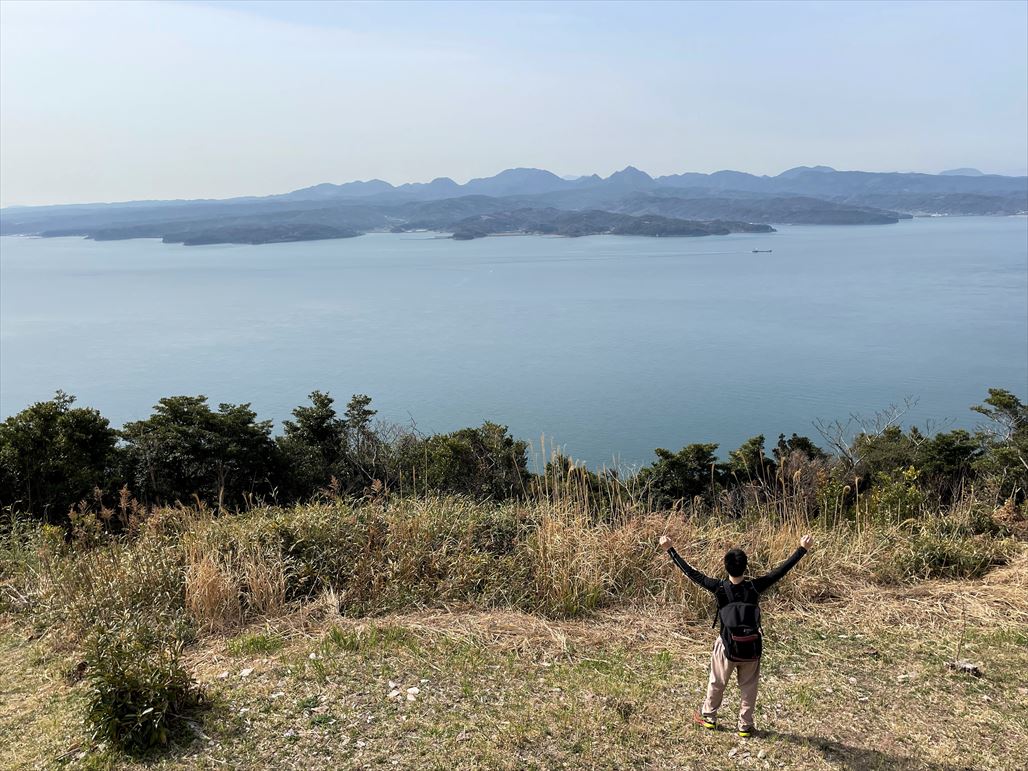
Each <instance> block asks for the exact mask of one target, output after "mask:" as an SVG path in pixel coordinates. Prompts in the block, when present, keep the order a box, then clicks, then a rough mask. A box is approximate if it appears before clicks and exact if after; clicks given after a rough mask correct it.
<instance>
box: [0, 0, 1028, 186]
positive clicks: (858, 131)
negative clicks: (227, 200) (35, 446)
mask: <svg viewBox="0 0 1028 771" xmlns="http://www.w3.org/2000/svg"><path fill="white" fill-rule="evenodd" d="M1026 39H1028V3H1026V2H1016V1H1015V2H998V3H988V2H975V3H957V2H952V3H933V2H914V3H875V2H860V3H842V2H832V3H802V4H799V3H772V2H762V3H736V4H728V3H717V4H708V3H686V4H672V3H638V2H636V3H631V4H622V3H604V4H591V3H571V4H561V3H526V4H515V3H471V2H460V3H436V4H430V3H398V2H394V3H386V4H375V3H346V4H334V3H329V2H295V1H294V2H286V3H277V2H154V3H135V2H115V3H93V2H85V1H81V2H73V3H62V2H34V3H22V2H14V1H12V0H5V2H3V3H0V175H2V178H0V201H2V203H3V204H4V205H8V204H41V203H58V202H84V201H109V200H129V199H143V198H193V197H225V196H232V195H261V194H267V193H274V192H282V191H285V190H290V189H294V188H298V187H302V186H306V185H311V184H315V183H318V182H326V181H329V182H343V181H348V180H352V179H367V178H371V177H379V178H382V179H386V180H388V181H390V182H393V183H402V182H407V181H420V180H429V179H432V178H433V177H436V176H442V175H447V176H452V177H454V178H455V179H457V180H458V181H460V182H463V181H465V180H467V179H469V178H471V177H475V176H486V175H490V174H494V173H496V172H497V171H500V170H501V169H504V168H508V167H512V166H535V167H541V168H547V169H550V170H552V171H554V172H556V173H558V174H565V175H566V174H585V173H592V172H597V173H600V174H608V173H610V172H611V171H614V170H616V169H619V168H622V167H624V166H625V165H627V164H633V165H635V166H638V167H640V168H642V169H644V170H646V171H648V172H650V173H651V174H654V175H658V174H667V173H675V172H681V171H716V170H718V169H723V168H734V169H740V170H743V171H751V172H754V173H765V174H776V173H778V172H780V171H782V170H784V169H786V168H789V167H791V166H796V165H801V164H827V165H831V166H834V167H836V168H843V169H867V170H880V171H926V172H936V171H939V170H942V169H946V168H952V167H956V166H975V167H978V168H980V169H982V170H983V171H986V172H995V173H1005V174H1024V173H1025V172H1026V168H1028V42H1026Z"/></svg>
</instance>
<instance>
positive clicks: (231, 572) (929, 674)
mask: <svg viewBox="0 0 1028 771" xmlns="http://www.w3.org/2000/svg"><path fill="white" fill-rule="evenodd" d="M983 506H984V504H981V503H978V502H975V501H970V500H965V501H962V502H961V504H959V505H958V506H955V507H954V508H953V510H950V511H946V512H942V513H939V514H938V515H937V516H934V517H928V518H924V517H922V518H921V519H920V520H918V521H905V522H903V523H895V524H887V523H883V522H878V523H875V522H874V521H873V517H872V516H871V515H872V514H873V512H871V513H869V514H868V515H867V516H866V517H863V518H861V517H857V518H853V519H841V520H838V521H835V522H833V523H830V525H829V524H828V523H822V524H820V525H818V524H813V525H812V524H811V523H808V522H807V521H805V519H804V517H803V516H802V515H801V514H783V515H781V516H779V517H778V518H777V521H776V520H775V519H774V518H771V517H768V516H763V517H759V518H758V517H752V518H743V519H734V518H725V517H721V516H719V515H717V514H716V513H710V512H708V513H707V514H703V515H701V514H693V515H691V516H687V515H685V514H683V513H682V512H663V513H644V512H639V513H635V514H625V515H623V516H620V517H618V518H617V519H616V520H613V521H609V520H601V519H598V518H596V516H595V515H593V516H590V515H588V514H586V513H585V512H584V511H583V510H582V509H581V508H580V507H577V506H574V505H571V504H569V503H566V502H565V503H561V502H549V503H543V502H537V503H514V504H504V505H495V504H488V505H486V504H476V503H473V502H470V501H467V500H464V499H459V498H434V499H427V500H413V499H412V500H395V501H392V502H391V503H389V504H388V505H383V504H382V503H375V502H365V503H363V504H360V505H354V504H348V503H344V502H341V501H326V502H324V503H321V504H312V505H307V506H298V507H294V508H285V509H275V508H261V509H255V510H253V511H250V512H248V513H246V514H243V515H237V516H232V517H229V516H221V517H218V516H214V515H212V514H211V513H210V512H204V511H193V510H188V509H181V508H179V509H165V510H160V511H157V512H154V513H151V514H149V515H145V516H144V515H142V514H138V515H137V516H135V517H132V516H130V517H128V518H127V519H128V520H130V521H128V522H127V523H126V526H127V530H126V531H125V532H123V533H122V534H120V535H116V536H115V535H109V534H107V532H106V531H107V530H109V529H110V525H111V523H110V522H108V523H107V527H106V528H101V527H99V525H100V524H103V522H102V520H103V519H104V516H107V515H104V514H103V512H98V514H99V516H98V517H94V519H90V518H89V517H81V518H80V519H79V521H78V525H77V527H78V529H77V533H76V535H75V537H74V538H73V539H72V540H71V541H70V542H68V541H66V540H65V539H64V538H63V536H62V535H61V533H60V531H57V530H56V529H55V528H52V527H34V526H33V527H30V526H24V525H20V524H19V525H15V526H14V528H13V529H12V530H11V531H10V533H9V534H7V535H6V536H5V538H4V542H3V549H2V552H0V553H2V555H3V562H2V567H3V574H2V575H3V583H2V585H0V597H2V602H3V606H2V610H3V617H2V621H0V659H2V666H3V671H4V673H5V682H4V698H3V700H2V705H0V737H2V738H0V765H2V766H3V767H4V768H39V767H62V766H67V767H74V768H78V767H88V768H108V767H117V768H133V767H143V766H146V767H156V768H165V767H182V768H197V767H199V768H223V767H233V768H249V767H258V766H265V767H281V768H303V767H306V768H316V767H348V768H364V767H369V766H382V767H401V768H402V767H413V766H422V767H429V768H439V767H457V768H525V767H530V768H532V767H534V768H553V767H561V766H566V767H584V768H622V767H638V768H648V767H662V768H708V767H711V766H713V765H715V764H718V765H721V766H728V767H736V766H739V767H751V768H901V769H902V768H907V769H915V768H932V769H957V768H1018V767H1021V766H1020V759H1021V758H1023V757H1024V753H1025V752H1026V751H1028V742H1026V740H1025V736H1028V708H1026V706H1025V705H1026V704H1028V698H1026V697H1028V690H1026V682H1025V679H1024V674H1023V673H1024V672H1025V671H1028V551H1026V548H1025V545H1024V543H1023V542H1021V541H1018V540H1017V539H1016V538H1015V537H1013V535H1014V534H1016V533H1022V534H1023V530H1024V518H1025V512H1024V510H1023V508H1018V507H1015V506H1013V505H1007V506H1004V507H1001V508H1000V509H999V510H998V511H996V512H993V511H992V510H991V508H990V507H985V508H983ZM808 528H811V529H813V531H814V533H815V537H816V539H817V546H816V547H815V549H814V551H813V552H812V553H811V554H810V555H809V556H808V557H807V558H805V559H804V560H803V561H802V562H801V563H800V565H799V566H798V567H797V568H796V569H795V570H794V572H793V573H791V574H790V575H789V576H788V577H787V579H786V580H785V581H783V582H782V584H781V585H780V589H779V590H777V591H776V592H775V593H774V594H773V595H772V596H771V597H769V598H768V600H767V603H766V634H767V639H768V645H767V655H766V657H765V660H764V663H763V670H764V678H763V681H762V684H761V695H760V699H759V702H758V709H757V719H758V725H759V727H760V728H762V729H764V731H765V732H764V734H763V735H761V736H759V737H758V738H755V739H751V740H749V741H743V740H739V739H737V738H736V737H735V735H734V733H730V732H718V733H716V734H710V733H706V732H701V731H699V730H694V729H692V728H691V727H690V726H689V714H690V712H691V710H692V709H694V708H695V706H696V704H697V703H698V701H699V700H700V698H701V694H702V691H703V688H704V685H705V679H706V668H707V661H708V658H709V649H710V645H711V643H712V640H713V632H712V631H711V629H710V618H711V612H712V611H711V602H710V599H709V596H704V595H703V593H701V592H700V591H698V590H697V589H696V588H695V587H693V586H692V585H691V584H689V583H688V582H687V581H686V580H685V578H684V576H682V575H681V574H679V573H678V572H677V571H676V570H675V569H674V568H673V566H672V565H671V564H670V560H668V559H667V557H666V556H665V555H664V554H663V553H661V552H659V550H658V549H657V548H656V545H655V542H656V538H657V536H658V535H659V534H661V533H663V532H669V533H671V534H673V535H674V536H675V540H676V541H677V543H678V544H679V545H680V548H681V549H682V551H683V552H684V553H686V554H687V555H689V556H690V557H692V558H693V559H694V560H695V561H696V563H697V564H699V566H700V567H702V568H703V569H705V570H707V571H708V572H712V573H713V572H716V570H717V561H718V559H719V557H720V555H721V554H722V553H723V551H724V549H725V547H727V546H729V545H742V546H744V547H745V548H746V549H747V550H748V551H749V552H750V554H751V559H752V569H753V571H754V572H758V571H760V570H763V569H766V568H767V567H769V566H770V565H772V564H773V563H774V562H775V561H777V560H779V559H781V558H783V557H784V556H786V554H787V553H788V552H789V551H791V549H792V548H793V547H794V545H795V542H796V541H797V539H798V537H799V534H800V533H801V532H803V531H804V530H806V529H808ZM119 646H121V647H119ZM125 646H128V647H125ZM125 651H129V655H126V654H125ZM119 656H122V658H119ZM957 658H961V659H968V660H971V661H973V662H975V663H977V664H979V665H980V666H981V668H982V676H981V677H974V676H972V675H969V674H966V673H963V672H958V671H954V670H951V669H949V668H948V667H947V663H948V662H950V661H952V660H954V659H957ZM176 668H177V669H176ZM176 671H181V672H183V673H185V676H186V677H188V678H190V679H191V680H192V681H193V685H192V686H190V687H191V688H192V689H193V692H194V693H200V694H202V699H201V703H202V705H201V707H200V708H199V709H196V710H194V709H192V708H191V707H190V708H189V709H186V708H185V707H175V706H174V705H175V704H178V705H188V704H191V702H189V701H188V700H181V699H180V700H179V701H177V702H174V703H173V705H172V707H171V708H168V710H167V711H168V714H167V716H166V717H167V720H166V721H165V723H163V724H162V725H163V726H166V727H167V731H168V733H167V735H166V736H165V737H163V738H165V739H166V741H165V742H164V743H163V744H162V743H161V742H159V741H158V742H157V746H155V747H154V748H152V749H150V750H144V751H134V752H126V751H122V750H120V749H117V748H116V747H115V744H114V743H112V741H111V740H109V739H108V740H105V739H103V738H102V736H103V734H102V733H101V734H94V730H95V727H96V725H97V720H96V715H97V714H101V715H103V714H106V713H103V712H102V711H101V712H100V713H98V712H97V711H96V709H97V694H98V693H107V694H108V696H110V693H111V691H110V686H112V683H113V684H114V691H115V692H116V694H117V695H118V698H121V699H122V702H119V703H121V704H122V706H123V707H124V703H125V702H126V701H132V700H131V699H129V698H128V697H126V696H125V694H126V693H129V692H132V693H135V694H137V696H136V697H134V698H135V699H136V700H135V702H133V704H132V708H131V709H134V710H135V712H131V709H130V710H129V712H130V713H131V714H132V715H140V714H142V713H144V711H145V710H146V709H147V706H146V705H147V704H152V703H156V702H152V701H146V700H145V699H144V698H143V697H142V696H138V694H139V693H141V691H140V686H139V680H138V677H139V676H140V673H141V672H142V673H143V674H144V675H146V676H148V677H149V676H153V677H154V678H156V680H158V681H160V684H161V687H164V686H165V685H166V684H167V683H169V682H173V681H174V676H175V672H176ZM133 678H137V679H135V680H134V679H133ZM105 687H108V691H104V688H105ZM133 688H135V690H133ZM409 689H417V690H409ZM150 693H151V698H153V697H152V694H153V693H157V694H158V695H160V694H161V693H164V691H161V690H160V689H157V690H156V691H155V690H151V691H150ZM730 694H731V695H730V696H729V698H728V699H727V700H726V705H725V713H724V716H725V717H727V718H729V723H730V720H731V715H732V710H733V709H734V708H736V707H737V703H738V702H737V694H735V693H734V692H732V691H730ZM179 708H181V709H182V713H183V714H181V715H177V714H176V713H175V710H176V709H179ZM91 709H92V710H93V711H92V712H90V710H91ZM161 709H164V707H161V706H160V704H158V711H160V710H161ZM90 714H92V715H93V716H94V717H93V719H92V720H90V719H89V718H88V715H90ZM153 714H154V713H153V712H150V713H149V715H151V716H152V715H153ZM133 719H136V718H135V717H133ZM146 719H147V717H146V715H143V716H142V717H138V720H139V721H141V722H145V721H146Z"/></svg>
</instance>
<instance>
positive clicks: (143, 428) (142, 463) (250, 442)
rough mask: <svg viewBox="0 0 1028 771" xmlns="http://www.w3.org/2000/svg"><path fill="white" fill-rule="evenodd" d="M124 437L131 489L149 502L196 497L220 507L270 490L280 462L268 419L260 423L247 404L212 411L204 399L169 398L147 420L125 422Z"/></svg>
mask: <svg viewBox="0 0 1028 771" xmlns="http://www.w3.org/2000/svg"><path fill="white" fill-rule="evenodd" d="M123 436H124V439H125V443H126V457H127V467H128V470H129V473H130V474H131V477H132V480H133V483H134V486H135V488H136V490H137V492H138V493H139V495H140V496H141V497H142V498H143V499H144V500H147V501H149V502H152V503H170V502H173V501H189V500H191V499H192V498H193V497H194V496H196V497H197V498H199V499H200V500H202V501H206V502H208V503H211V504H216V505H217V506H218V507H219V508H222V507H224V506H225V505H226V503H231V504H235V505H238V504H241V503H243V497H244V495H245V494H248V493H251V494H267V493H271V492H273V490H274V484H275V481H276V478H277V476H278V473H277V472H278V471H279V468H280V464H279V456H278V452H277V447H276V445H275V443H274V442H273V441H272V440H271V421H269V420H264V421H258V420H257V414H256V413H255V412H254V411H253V410H252V409H250V405H249V404H238V405H235V404H220V405H218V410H217V411H216V412H215V411H213V410H211V408H210V407H209V406H208V405H207V397H206V396H169V397H166V398H164V399H161V400H160V401H159V402H158V403H157V405H156V406H155V407H154V412H153V414H152V415H151V416H150V417H149V418H147V419H146V420H139V421H136V422H134V423H127V424H126V425H125V428H124V430H123Z"/></svg>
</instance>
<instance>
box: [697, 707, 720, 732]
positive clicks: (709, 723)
mask: <svg viewBox="0 0 1028 771" xmlns="http://www.w3.org/2000/svg"><path fill="white" fill-rule="evenodd" d="M692 722H694V723H695V724H696V725H698V726H700V727H702V728H706V729H707V730H708V731H713V730H714V729H716V728H717V718H716V717H708V716H707V715H701V714H700V713H699V712H693V713H692Z"/></svg>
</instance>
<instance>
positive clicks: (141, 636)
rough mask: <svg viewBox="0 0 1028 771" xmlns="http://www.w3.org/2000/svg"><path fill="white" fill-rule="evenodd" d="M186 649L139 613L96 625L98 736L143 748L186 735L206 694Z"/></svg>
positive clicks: (93, 713) (92, 717) (92, 688)
mask: <svg viewBox="0 0 1028 771" xmlns="http://www.w3.org/2000/svg"><path fill="white" fill-rule="evenodd" d="M181 653H182V645H181V642H178V641H175V640H173V639H170V638H168V637H167V636H165V635H164V634H162V633H161V631H160V630H159V629H154V628H153V627H151V626H148V625H147V624H146V623H145V621H144V620H143V619H140V618H133V617H131V616H128V617H125V618H124V619H121V623H117V624H112V625H109V626H105V627H100V628H99V629H97V630H96V631H94V633H93V634H92V635H91V636H90V638H89V640H88V643H87V646H86V664H87V669H86V671H87V673H88V682H89V698H88V705H87V710H86V721H87V724H88V725H89V726H90V727H91V728H92V731H93V738H94V739H95V740H103V741H107V742H110V743H111V744H112V745H114V746H115V747H117V748H119V749H121V750H124V751H126V752H128V753H131V754H140V753H145V752H146V751H148V750H151V749H153V748H155V747H161V746H164V745H167V744H168V743H169V742H171V741H174V740H175V739H177V738H181V737H182V736H184V735H185V734H186V732H187V728H188V725H189V721H190V719H191V718H192V717H193V716H194V715H195V714H196V713H197V711H198V710H199V708H200V707H201V705H202V704H203V696H202V693H201V692H200V691H199V689H198V688H197V687H196V686H195V684H194V683H193V681H192V678H191V677H190V675H189V673H188V672H187V671H186V670H185V668H184V667H183V666H182V663H181Z"/></svg>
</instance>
